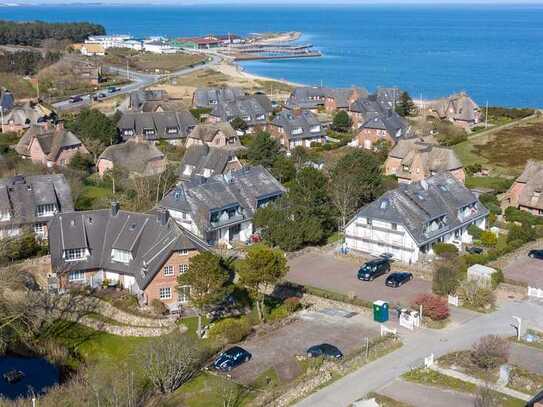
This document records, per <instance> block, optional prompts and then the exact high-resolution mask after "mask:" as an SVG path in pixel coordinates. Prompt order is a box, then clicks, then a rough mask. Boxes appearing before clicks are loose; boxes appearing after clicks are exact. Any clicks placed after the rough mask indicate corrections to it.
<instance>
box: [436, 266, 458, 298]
mask: <svg viewBox="0 0 543 407" xmlns="http://www.w3.org/2000/svg"><path fill="white" fill-rule="evenodd" d="M458 283H459V276H458V273H457V271H456V270H454V269H452V268H451V267H447V266H441V267H438V268H437V269H436V270H434V273H433V278H432V291H433V292H434V293H435V294H438V295H448V294H452V293H454V292H455V291H456V288H457V287H458Z"/></svg>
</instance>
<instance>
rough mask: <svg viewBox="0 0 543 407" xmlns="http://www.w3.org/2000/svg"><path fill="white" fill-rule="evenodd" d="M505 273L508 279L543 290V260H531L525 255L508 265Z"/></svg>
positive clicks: (504, 269)
mask: <svg viewBox="0 0 543 407" xmlns="http://www.w3.org/2000/svg"><path fill="white" fill-rule="evenodd" d="M503 273H504V275H505V277H506V278H508V279H511V280H514V281H519V282H521V283H526V284H529V285H530V286H532V287H536V288H543V260H539V259H531V258H530V257H528V256H527V255H525V256H522V257H520V258H517V259H514V260H513V261H512V262H511V263H509V264H508V265H506V266H505V267H504V268H503Z"/></svg>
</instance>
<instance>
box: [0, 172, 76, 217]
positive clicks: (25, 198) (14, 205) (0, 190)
mask: <svg viewBox="0 0 543 407" xmlns="http://www.w3.org/2000/svg"><path fill="white" fill-rule="evenodd" d="M45 204H55V205H56V207H57V210H58V211H59V212H66V211H73V210H74V205H73V201H72V195H71V189H70V186H69V185H68V182H67V181H66V178H64V175H62V174H52V175H32V176H23V175H16V176H14V177H9V178H1V179H0V210H3V211H6V210H7V211H9V212H10V214H11V219H10V220H9V221H4V222H1V221H0V225H3V224H4V225H5V224H12V223H13V224H19V225H20V224H32V223H36V222H46V221H47V220H48V218H43V217H38V216H37V208H38V205H45Z"/></svg>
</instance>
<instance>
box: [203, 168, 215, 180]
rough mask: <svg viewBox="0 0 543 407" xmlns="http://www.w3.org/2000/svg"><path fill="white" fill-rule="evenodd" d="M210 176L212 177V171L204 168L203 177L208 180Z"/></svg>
mask: <svg viewBox="0 0 543 407" xmlns="http://www.w3.org/2000/svg"><path fill="white" fill-rule="evenodd" d="M211 175H213V170H212V169H210V168H204V172H203V176H204V177H206V178H209V177H211Z"/></svg>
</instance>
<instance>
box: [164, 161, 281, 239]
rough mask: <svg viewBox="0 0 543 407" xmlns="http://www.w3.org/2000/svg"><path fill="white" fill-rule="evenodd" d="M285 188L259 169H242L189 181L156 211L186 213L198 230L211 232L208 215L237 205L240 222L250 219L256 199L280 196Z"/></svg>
mask: <svg viewBox="0 0 543 407" xmlns="http://www.w3.org/2000/svg"><path fill="white" fill-rule="evenodd" d="M285 191H286V190H285V188H284V187H283V186H282V185H281V183H280V182H279V181H277V180H276V179H275V178H274V177H273V176H272V175H271V174H270V172H269V171H268V170H266V169H265V168H264V167H262V166H256V167H245V168H243V169H241V170H239V171H235V172H232V173H229V174H225V175H216V176H213V177H210V178H208V179H203V178H193V179H191V180H190V181H187V182H183V183H180V184H178V185H177V186H176V187H174V188H173V189H172V190H171V191H170V192H168V194H167V195H166V197H165V198H164V199H163V200H162V201H161V202H160V207H162V208H165V209H172V210H176V211H183V212H189V213H191V214H192V216H193V220H194V221H195V223H196V224H197V226H198V227H199V229H200V230H202V231H208V230H211V229H212V225H211V224H210V213H211V212H212V211H213V210H220V209H223V208H227V207H229V206H232V205H239V206H240V207H241V209H242V212H243V219H252V217H253V215H254V213H255V211H256V209H257V202H258V200H259V199H264V198H267V197H271V196H278V195H282V194H283V193H284V192H285Z"/></svg>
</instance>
